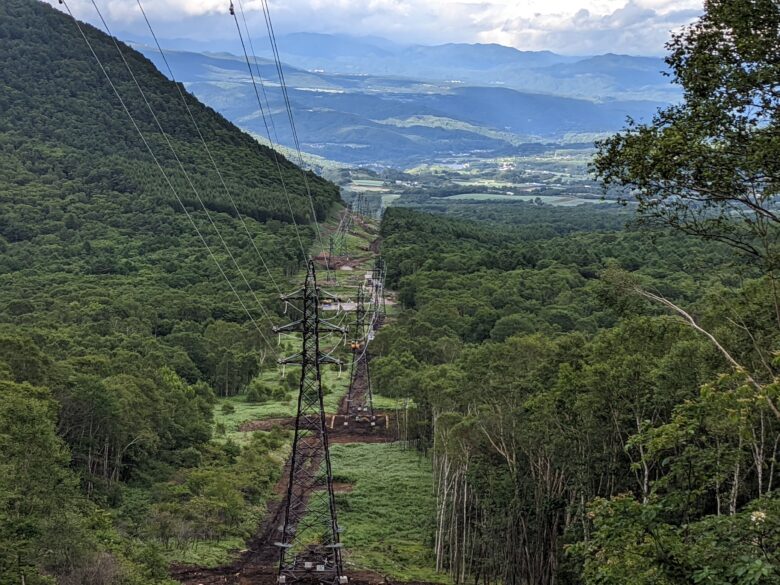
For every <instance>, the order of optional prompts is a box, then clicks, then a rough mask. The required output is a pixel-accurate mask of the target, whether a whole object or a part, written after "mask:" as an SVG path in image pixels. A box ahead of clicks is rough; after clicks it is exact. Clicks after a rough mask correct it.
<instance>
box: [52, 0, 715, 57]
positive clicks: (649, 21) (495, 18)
mask: <svg viewBox="0 0 780 585" xmlns="http://www.w3.org/2000/svg"><path fill="white" fill-rule="evenodd" d="M46 1H47V2H49V3H50V4H52V5H54V6H57V5H58V3H57V0H46ZM91 1H92V0H68V4H69V5H70V7H71V10H73V12H74V14H75V15H76V17H77V18H79V19H80V20H87V21H89V22H92V23H95V21H96V16H95V10H94V8H93V7H92V4H91ZM95 1H96V2H97V5H98V6H99V7H100V9H101V10H102V11H103V12H104V15H105V16H107V19H108V21H109V24H110V26H111V27H112V29H113V30H114V32H115V33H116V34H117V36H119V37H123V36H128V35H130V36H132V35H143V34H144V33H145V32H146V29H145V25H144V23H143V21H142V20H141V17H140V12H139V10H138V6H137V4H136V0H95ZM241 1H242V4H243V8H244V10H245V11H246V14H247V17H248V19H249V22H250V26H252V27H253V28H254V29H256V30H257V31H258V34H259V33H261V32H262V31H263V30H264V28H262V27H263V26H264V24H263V20H262V12H261V6H262V5H261V0H241ZM141 2H142V3H143V5H144V9H145V10H146V12H147V14H148V15H149V17H150V19H151V21H152V24H153V26H154V27H155V30H156V32H157V34H158V35H159V36H160V37H164V38H189V39H195V40H197V41H201V42H203V43H208V44H209V45H211V46H210V49H211V50H215V51H216V50H221V49H226V48H228V47H230V46H233V44H234V42H233V41H234V39H233V35H234V34H235V29H234V28H232V27H233V26H234V24H233V21H232V19H231V17H230V16H229V15H228V5H229V0H141ZM234 2H236V4H237V3H238V0H234ZM268 3H269V5H270V8H271V16H272V18H273V22H274V26H275V28H276V31H277V34H284V33H290V32H318V33H331V34H350V35H357V36H380V37H385V38H388V39H391V40H394V41H396V42H401V43H409V44H413V43H418V44H426V45H431V44H441V43H450V42H465V43H499V44H502V45H507V46H511V47H515V48H517V49H521V50H534V51H536V50H550V51H555V52H557V53H563V54H568V55H592V54H600V53H624V54H631V55H663V54H664V44H665V43H666V41H667V40H668V39H669V36H670V31H672V30H677V29H679V28H680V27H681V26H684V25H685V24H687V23H689V22H691V21H692V20H694V19H695V18H696V17H697V16H698V15H699V14H700V13H701V10H702V5H703V0H481V1H476V0H461V1H455V0H268ZM280 50H281V52H282V53H283V52H284V47H283V45H280Z"/></svg>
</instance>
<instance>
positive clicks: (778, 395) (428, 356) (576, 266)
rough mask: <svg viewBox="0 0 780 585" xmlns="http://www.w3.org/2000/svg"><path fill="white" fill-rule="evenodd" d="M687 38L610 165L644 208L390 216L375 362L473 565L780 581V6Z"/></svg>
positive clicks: (615, 183)
mask: <svg viewBox="0 0 780 585" xmlns="http://www.w3.org/2000/svg"><path fill="white" fill-rule="evenodd" d="M668 48H669V51H670V52H669V57H668V58H667V63H668V64H669V66H670V68H671V71H672V76H673V79H674V81H675V82H676V83H678V84H679V85H680V86H681V87H682V89H683V91H684V95H685V99H684V101H683V102H682V103H681V104H679V105H675V106H671V107H669V108H666V109H664V110H661V111H659V112H658V114H657V115H656V116H655V117H654V119H653V120H651V121H648V122H646V123H644V124H642V123H637V122H633V121H629V123H628V125H627V127H626V129H625V130H624V131H622V132H620V133H618V134H616V135H614V136H613V137H611V138H609V139H607V140H604V141H602V142H600V143H598V154H597V156H596V157H595V160H594V163H593V171H594V172H595V174H596V175H597V176H598V177H599V178H600V179H601V180H602V181H603V182H604V184H605V185H606V186H608V187H615V188H621V189H625V193H626V195H625V197H626V199H627V200H630V201H631V202H635V203H638V206H634V205H631V206H629V207H627V208H626V209H625V210H624V211H623V212H621V211H619V210H616V209H610V210H597V209H587V208H586V207H585V206H582V207H581V208H579V209H571V210H553V209H550V208H547V207H544V206H538V205H533V204H525V205H512V206H510V205H491V206H476V205H462V204H458V205H455V206H449V205H442V204H434V203H431V202H430V201H421V202H419V205H418V206H419V207H420V208H422V209H425V210H429V211H434V212H436V213H439V214H440V215H439V216H438V217H436V216H431V215H428V214H423V213H420V212H419V211H417V210H409V209H400V208H391V209H389V210H388V211H387V212H386V214H385V216H384V219H383V222H382V236H383V245H382V253H383V255H384V257H385V258H386V259H387V262H388V267H389V268H388V286H390V287H394V288H395V289H396V290H397V291H398V296H399V300H400V301H401V303H402V304H403V307H404V311H403V312H402V313H401V315H400V317H399V318H398V320H397V321H396V322H394V323H392V324H390V325H389V326H388V327H386V328H385V329H383V331H381V332H380V333H379V334H378V336H377V340H376V348H377V351H378V353H379V354H380V356H379V357H377V358H375V359H374V361H373V362H372V372H373V374H374V376H375V383H376V386H377V387H378V388H380V389H384V391H387V392H391V393H396V394H397V395H398V396H409V397H411V398H413V400H414V402H415V403H416V404H417V406H418V411H417V415H418V418H417V421H416V439H417V444H418V446H419V448H420V449H421V450H422V451H424V452H426V453H428V454H429V455H430V456H431V458H432V460H433V467H434V474H435V484H436V499H437V516H436V529H435V534H434V535H433V536H432V540H433V543H434V549H435V553H436V559H437V568H439V569H440V570H445V571H447V572H449V574H450V575H451V576H452V577H453V579H454V580H455V581H456V582H463V583H467V582H470V581H473V582H484V583H491V582H502V583H512V584H517V585H519V584H545V585H547V584H553V583H567V584H568V583H572V584H574V583H585V584H588V585H595V584H599V585H606V584H609V585H623V584H628V583H631V584H638V585H645V584H646V585H651V584H652V585H671V584H680V585H682V584H690V583H708V584H718V585H722V584H732V583H733V584H767V585H768V584H771V583H777V582H778V580H780V556H778V550H780V499H779V498H778V495H777V493H778V492H777V488H778V479H780V478H778V468H777V458H778V447H780V410H779V409H778V401H780V384H779V383H778V374H779V373H780V372H779V371H778V353H777V351H778V344H779V343H780V303H779V302H778V292H777V286H778V285H777V278H778V274H777V268H778V259H779V258H780V255H778V249H777V242H778V226H780V217H778V214H777V206H776V198H777V195H778V193H779V192H780V187H779V186H780V182H779V181H778V178H779V177H780V174H779V173H778V161H779V160H780V159H779V158H778V157H777V156H776V155H777V152H778V147H780V141H778V136H780V134H779V133H778V124H780V99H778V95H780V94H778V80H780V68H779V62H778V59H777V55H778V50H779V49H780V8H779V7H778V5H777V3H776V2H771V1H769V0H753V1H751V0H744V1H738V2H733V1H728V2H727V1H719V0H711V1H709V2H706V3H705V13H704V15H703V16H702V17H701V18H700V19H699V20H697V21H696V22H694V23H693V24H692V25H690V26H689V27H686V28H684V29H683V30H682V31H680V32H678V33H676V34H675V35H674V36H673V39H672V41H671V42H670V43H669V46H668ZM593 217H598V218H599V219H598V220H597V221H592V222H591V224H590V226H591V227H588V224H589V222H588V220H589V219H590V218H593ZM623 224H625V225H623Z"/></svg>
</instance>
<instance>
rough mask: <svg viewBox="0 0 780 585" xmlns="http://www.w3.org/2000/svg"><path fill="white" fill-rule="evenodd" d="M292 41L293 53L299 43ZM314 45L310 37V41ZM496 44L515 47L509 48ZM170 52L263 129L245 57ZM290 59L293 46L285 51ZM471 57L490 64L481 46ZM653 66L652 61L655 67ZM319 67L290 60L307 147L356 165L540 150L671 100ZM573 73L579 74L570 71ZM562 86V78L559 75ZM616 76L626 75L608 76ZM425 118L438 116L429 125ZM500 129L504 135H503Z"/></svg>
mask: <svg viewBox="0 0 780 585" xmlns="http://www.w3.org/2000/svg"><path fill="white" fill-rule="evenodd" d="M296 38H297V37H296ZM306 38H307V40H308V42H312V41H311V39H308V37H306ZM288 46H289V47H290V49H291V50H293V51H295V47H296V46H297V45H295V44H290V45H288ZM306 46H308V45H307V43H304V44H303V47H306ZM339 47H341V45H336V46H335V47H332V46H331V44H326V45H325V48H324V49H323V50H324V51H325V52H326V53H327V52H328V49H329V48H330V49H331V50H333V51H336V50H337V49H339ZM467 47H469V46H467ZM445 48H446V50H444V49H441V51H434V53H435V54H437V55H438V56H437V57H436V58H435V59H434V60H433V61H432V64H431V67H432V68H439V64H438V63H439V61H438V60H442V61H443V60H447V59H450V60H457V58H456V57H455V56H452V53H453V51H455V50H456V48H455V47H445ZM139 49H140V50H141V51H143V52H144V54H145V55H146V56H147V57H148V58H149V59H151V60H152V61H153V62H154V63H155V64H156V65H157V66H158V67H159V68H160V69H161V70H163V71H165V70H166V68H165V66H164V64H163V62H162V58H161V57H160V55H159V52H158V51H157V50H156V49H153V48H149V47H145V46H140V47H139ZM423 49H424V50H425V53H426V54H428V53H431V52H432V51H433V49H434V48H419V51H421V52H422V51H423ZM459 50H461V51H465V50H466V49H465V48H464V47H460V49H459ZM492 50H498V51H499V52H503V50H506V51H510V52H516V51H514V49H508V48H507V47H500V48H499V47H493V49H492ZM468 52H469V53H473V52H474V51H473V48H468ZM439 53H441V54H440V55H439ZM349 54H350V55H351V54H352V53H351V52H350V53H349ZM167 56H168V59H169V62H170V63H171V66H172V68H173V71H174V74H175V76H176V78H177V80H178V81H181V82H183V83H184V84H185V85H186V86H187V88H188V89H189V90H190V91H192V92H193V93H194V94H195V95H196V96H198V98H199V99H201V100H203V101H204V102H205V103H207V104H209V105H210V106H212V107H213V108H215V109H216V110H218V111H219V112H221V113H222V114H223V115H225V116H226V117H227V118H229V119H230V120H232V121H234V122H235V123H236V124H238V125H239V126H241V127H242V128H244V129H246V130H248V131H250V132H253V133H256V134H258V135H260V136H264V135H265V126H264V123H263V120H262V118H261V117H260V115H259V112H258V107H257V101H256V96H255V94H254V91H253V89H252V86H251V79H250V77H249V74H248V73H247V69H246V63H245V61H244V60H243V59H241V58H238V57H236V56H234V55H229V54H199V53H188V52H175V51H170V52H168V53H167ZM287 56H288V53H286V52H285V53H284V55H283V58H285V59H286V58H287ZM431 58H432V59H433V57H431ZM631 59H632V58H624V59H623V61H622V62H623V65H622V67H624V68H630V62H631ZM420 60H421V58H418V56H417V55H408V56H407V57H404V59H403V62H404V63H418V62H420ZM469 60H471V61H474V62H482V63H485V62H488V63H489V62H491V61H490V58H488V56H485V55H482V54H481V52H479V51H478V52H477V53H476V54H472V55H471V56H470V57H469ZM626 60H627V61H628V62H629V64H626V63H625V61H626ZM467 61H468V60H467ZM541 62H544V60H540V63H541ZM594 62H597V63H598V62H599V61H598V60H594ZM258 65H259V70H260V75H261V76H262V77H263V78H264V79H265V80H266V81H267V82H266V92H267V95H268V98H269V103H270V109H271V112H272V113H273V120H274V125H275V128H276V130H277V133H278V134H277V135H278V140H279V141H280V142H281V143H282V144H283V145H285V146H290V145H291V144H292V137H291V136H290V133H289V131H288V130H287V128H288V126H287V124H286V118H285V110H284V108H283V106H282V98H281V92H280V91H279V88H278V85H277V84H275V83H274V82H273V80H274V79H276V72H275V69H274V65H273V62H271V61H268V60H267V59H262V58H261V59H259V60H258ZM605 66H606V65H605ZM609 66H610V67H612V68H613V69H616V68H617V66H616V65H611V64H609ZM556 67H557V66H556ZM583 67H586V65H583ZM645 67H648V68H652V65H645ZM313 68H315V67H314V66H312V67H310V68H309V70H304V69H297V68H294V67H289V66H287V67H285V71H286V73H285V77H286V78H287V82H288V84H289V86H290V88H291V89H290V92H289V95H290V99H291V100H292V102H293V106H294V108H295V111H296V121H297V124H298V126H299V130H300V132H299V133H300V135H301V137H302V147H303V148H304V150H306V151H307V152H310V153H312V154H317V155H320V156H323V157H325V158H329V159H332V160H336V161H340V162H344V163H352V164H384V165H390V166H407V165H408V166H413V165H414V164H418V163H420V162H423V161H425V162H432V161H438V160H449V159H452V158H453V157H464V156H468V157H471V158H493V157H499V156H512V155H518V154H522V153H525V152H528V151H529V149H530V150H531V151H533V150H534V149H538V148H539V146H538V143H545V142H546V143H551V142H556V141H559V140H561V139H563V138H564V137H565V136H566V135H567V134H571V133H576V134H583V133H600V132H602V133H603V132H609V131H614V130H617V129H618V128H620V127H621V125H622V124H623V123H624V121H625V119H626V117H627V116H630V117H632V118H635V119H639V120H641V119H649V118H650V117H651V116H652V114H653V113H654V112H655V111H656V110H657V108H658V107H660V106H661V105H663V104H662V102H659V101H653V100H650V99H647V97H646V96H642V97H641V98H640V99H637V100H625V99H607V100H604V101H600V102H599V101H592V100H591V99H580V98H572V97H562V96H560V95H551V94H543V93H530V92H528V91H519V90H517V89H513V88H512V87H510V86H511V84H508V83H507V84H506V86H496V85H495V84H484V85H478V84H477V85H473V86H469V85H468V84H464V83H462V82H460V81H451V80H453V79H458V78H457V77H448V78H447V79H449V80H450V81H441V76H438V77H434V78H428V77H418V78H416V79H415V78H414V74H413V72H411V71H409V72H407V73H405V74H403V73H401V70H399V71H398V73H397V74H398V75H401V76H399V77H391V76H387V75H386V74H380V72H383V71H384V69H383V68H382V67H380V66H377V68H376V69H371V70H369V74H365V75H360V74H338V73H330V71H331V69H330V68H328V69H327V71H328V72H327V73H326V72H321V71H318V70H312V69H313ZM443 70H445V71H446V67H444V68H443ZM553 73H554V71H553ZM453 75H455V74H454V73H453ZM551 75H552V73H551ZM556 75H557V73H556ZM575 75H580V74H579V73H577V74H574V73H572V76H575ZM605 75H606V74H605ZM626 76H628V77H630V74H628V73H626V72H624V75H623V77H624V78H625V77H626ZM558 77H560V76H558ZM556 83H557V84H560V80H558V81H556ZM609 83H610V84H612V85H615V84H618V83H619V82H618V81H615V80H610V81H609ZM558 93H560V92H558ZM591 97H593V96H592V95H591ZM421 117H427V118H429V119H433V120H438V121H439V122H438V123H434V124H431V123H422V122H420V119H421ZM407 122H410V123H407ZM498 133H504V136H503V137H498V136H497V134H498Z"/></svg>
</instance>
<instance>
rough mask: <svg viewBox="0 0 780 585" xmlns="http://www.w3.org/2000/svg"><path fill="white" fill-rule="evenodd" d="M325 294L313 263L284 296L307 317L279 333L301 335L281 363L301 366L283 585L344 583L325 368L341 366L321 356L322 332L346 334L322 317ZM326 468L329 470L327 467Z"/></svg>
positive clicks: (285, 527) (281, 561)
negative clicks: (324, 391) (295, 347)
mask: <svg viewBox="0 0 780 585" xmlns="http://www.w3.org/2000/svg"><path fill="white" fill-rule="evenodd" d="M322 296H323V293H322V291H321V290H320V288H319V287H318V286H317V278H316V274H315V270H314V262H312V261H309V263H308V270H307V274H306V280H305V281H304V285H303V288H302V289H300V290H299V291H296V292H294V293H292V294H290V295H286V296H284V297H282V299H283V300H284V301H293V302H296V301H297V302H299V303H300V307H301V309H302V317H301V319H300V320H299V321H295V322H293V323H290V324H288V325H284V326H282V327H277V328H274V331H275V332H277V333H278V332H294V331H297V332H300V333H301V335H302V347H301V352H300V353H299V354H296V355H293V356H290V357H288V358H285V359H283V360H281V363H285V364H299V365H300V366H301V383H300V392H299V394H298V413H297V417H296V419H295V438H294V439H293V449H292V457H291V461H290V476H289V482H288V486H287V501H286V506H285V513H284V524H283V526H282V528H281V530H282V538H281V541H280V542H277V543H276V544H277V546H279V547H280V555H279V575H278V581H279V583H283V584H287V585H291V584H292V583H296V582H301V581H308V582H312V581H318V582H320V583H325V584H332V585H343V584H344V583H346V582H347V578H346V576H344V574H343V570H342V564H341V544H340V542H339V528H338V522H337V520H336V507H335V502H334V498H333V476H332V473H331V465H330V453H329V449H328V434H327V426H326V423H325V409H324V405H323V401H322V379H321V375H320V365H321V364H323V363H338V361H337V360H335V359H332V358H330V357H328V356H325V355H324V354H323V353H321V352H320V338H319V337H320V334H321V333H325V332H338V333H341V334H344V333H345V331H344V330H343V329H341V328H339V327H336V326H334V325H331V324H330V323H328V322H327V321H324V320H321V319H320V301H321V298H322ZM323 468H324V469H323Z"/></svg>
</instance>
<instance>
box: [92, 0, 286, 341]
mask: <svg viewBox="0 0 780 585" xmlns="http://www.w3.org/2000/svg"><path fill="white" fill-rule="evenodd" d="M92 6H93V7H94V8H95V11H96V12H97V14H98V17H100V20H101V22H102V23H103V26H104V27H105V29H106V32H107V33H108V36H109V37H111V39H112V41H113V44H114V47H116V50H117V53H118V54H119V57H120V58H121V59H122V63H124V65H125V68H126V69H127V72H128V73H129V74H130V77H131V78H132V80H133V83H135V86H136V88H137V89H138V92H139V93H140V94H141V98H142V99H143V101H144V104H146V107H147V109H148V110H149V113H150V114H151V115H152V118H153V119H154V122H155V124H156V125H157V128H158V129H159V131H160V133H161V134H162V136H163V138H164V139H165V142H166V144H167V145H168V148H169V149H170V151H171V154H173V157H174V159H175V160H176V163H177V164H178V166H179V169H180V170H181V172H182V173H183V174H184V178H185V179H186V181H187V183H188V184H189V186H190V188H191V189H192V192H193V193H194V194H195V198H196V199H197V200H198V203H200V206H201V207H202V208H203V211H204V212H205V213H206V217H207V218H208V220H209V223H210V224H211V226H212V227H213V228H214V231H215V232H216V234H217V237H218V238H219V241H220V242H221V243H222V246H223V247H224V249H225V252H227V254H228V256H229V257H230V260H231V261H232V262H233V265H234V266H235V267H236V270H237V271H238V273H239V275H240V276H241V279H242V280H243V281H244V284H245V285H246V287H247V289H249V292H250V293H251V294H252V296H253V297H254V299H255V302H256V303H257V306H258V307H259V308H260V310H261V312H262V313H263V315H264V316H265V318H266V319H267V320H268V322H269V323H270V324H271V326H272V327H273V325H274V322H273V319H271V317H270V315H269V313H268V311H267V310H266V308H265V306H264V305H263V304H262V303H261V302H260V299H259V298H258V297H257V293H255V291H254V289H253V288H252V285H250V284H249V280H247V278H246V275H245V274H244V271H243V270H241V266H239V264H238V261H237V260H236V258H235V256H233V253H232V252H231V251H230V248H229V246H228V245H227V242H225V239H224V238H223V237H222V233H221V232H220V231H219V228H218V227H217V224H216V223H215V222H214V219H213V218H212V217H211V214H210V213H209V210H208V208H207V207H206V204H205V203H204V202H203V199H202V198H201V196H200V193H199V192H198V189H197V188H196V187H195V184H194V183H193V182H192V178H191V177H190V174H189V173H188V172H187V169H186V168H185V167H184V164H183V163H182V162H181V159H180V158H179V155H178V154H177V152H176V149H175V148H174V147H173V143H172V142H171V140H170V137H169V136H168V133H167V132H166V131H165V129H164V128H163V126H162V124H161V123H160V120H159V118H158V117H157V114H156V113H155V111H154V108H153V107H152V105H151V104H150V103H149V100H148V99H147V98H146V93H145V92H144V90H143V88H142V87H141V84H140V83H139V82H138V79H137V78H136V76H135V74H134V73H133V70H132V68H131V67H130V64H129V63H128V62H127V59H126V58H125V56H124V54H123V53H122V50H121V48H120V47H119V42H118V41H117V40H116V37H114V36H113V35H112V34H111V29H110V28H109V26H108V23H107V22H106V20H105V19H104V18H103V14H102V12H100V9H99V8H98V5H97V3H96V2H95V0H92Z"/></svg>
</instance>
